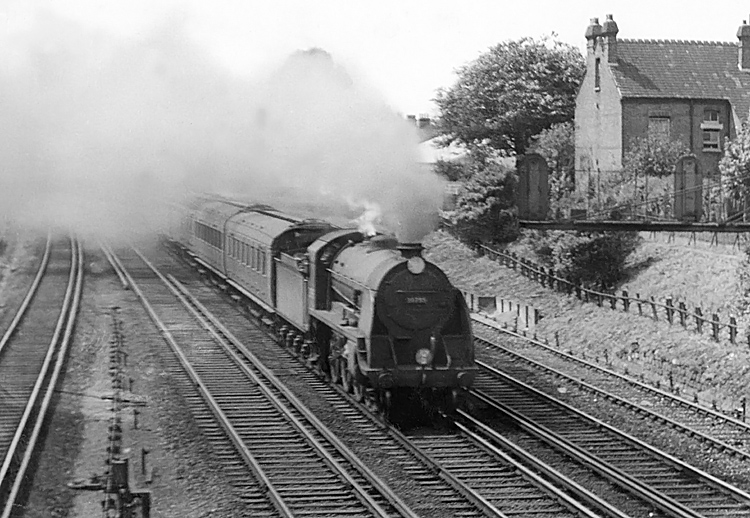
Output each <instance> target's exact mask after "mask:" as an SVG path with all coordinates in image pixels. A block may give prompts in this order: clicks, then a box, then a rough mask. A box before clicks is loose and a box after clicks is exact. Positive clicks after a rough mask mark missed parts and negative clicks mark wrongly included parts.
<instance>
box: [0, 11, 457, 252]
mask: <svg viewBox="0 0 750 518" xmlns="http://www.w3.org/2000/svg"><path fill="white" fill-rule="evenodd" d="M0 62H2V63H4V66H3V67H2V68H0V91H2V92H3V95H2V96H0V119H2V120H3V121H6V123H4V124H2V125H0V184H2V189H0V215H6V216H11V217H13V218H16V219H19V220H23V221H25V222H28V223H33V224H37V225H40V226H46V225H51V224H53V225H63V226H67V227H72V228H75V229H77V230H78V231H79V232H83V233H95V234H97V235H98V236H99V237H108V238H112V237H115V236H118V235H120V234H123V233H128V234H129V233H132V232H133V231H134V230H139V229H144V230H148V231H149V232H150V231H152V227H153V224H154V223H155V222H157V223H158V222H159V221H161V220H162V219H163V211H162V210H161V209H162V208H163V207H165V204H164V201H165V199H168V198H171V197H175V196H176V195H181V194H184V193H187V192H218V193H222V194H226V195H231V196H234V197H240V198H249V199H253V200H256V201H264V202H267V203H270V204H272V205H273V204H275V203H276V204H283V205H285V206H288V207H292V208H297V209H299V210H300V212H309V211H316V212H317V214H319V215H320V216H326V217H328V216H332V217H342V218H344V220H351V219H352V218H354V217H355V216H356V215H357V214H358V213H354V212H353V211H352V208H351V207H350V206H349V205H348V204H347V202H346V200H366V202H364V201H363V202H362V206H361V207H360V209H358V210H360V211H361V210H362V208H365V209H366V208H368V207H375V206H379V207H380V208H381V209H382V223H383V225H385V226H386V227H388V228H390V229H391V230H393V231H394V232H396V234H397V235H398V237H399V238H400V239H401V240H404V241H415V240H419V239H421V237H422V236H423V235H424V234H425V233H426V232H428V231H429V230H430V229H431V228H432V227H433V224H434V217H435V215H436V213H437V209H438V208H439V206H440V201H441V197H442V183H441V182H440V181H439V180H438V179H437V178H436V177H435V176H434V175H432V174H431V173H427V172H424V171H422V170H420V169H419V168H418V166H417V165H416V163H415V145H416V138H415V133H414V131H413V128H410V127H409V126H408V125H407V124H406V123H405V122H404V121H403V120H402V119H400V118H399V117H397V116H396V115H394V114H393V113H392V111H391V110H390V109H388V107H387V106H386V105H385V103H384V102H383V101H382V100H381V99H380V98H379V97H378V96H377V95H376V94H375V93H374V92H372V91H371V90H370V89H369V88H367V87H366V85H363V83H362V82H361V81H359V80H358V79H356V78H354V77H352V76H351V75H350V74H348V73H347V72H345V71H344V70H343V69H342V68H341V67H340V66H338V65H337V64H336V63H335V62H334V60H333V59H332V58H331V56H329V55H328V54H327V53H325V52H323V51H320V50H313V51H306V52H298V53H295V54H294V55H292V56H290V58H289V59H288V60H287V61H286V62H284V63H283V64H282V65H281V66H280V67H279V68H278V69H277V70H276V71H275V73H273V74H271V75H270V76H269V77H267V78H254V79H253V81H249V80H246V79H242V78H238V77H237V76H232V75H230V74H229V73H228V72H227V71H226V70H225V69H223V68H222V67H221V66H220V65H218V64H217V63H215V62H214V60H213V59H211V58H210V57H209V56H208V55H207V54H206V53H204V52H202V51H201V50H200V49H199V48H197V47H196V45H195V44H194V43H193V42H192V40H191V39H190V38H189V37H187V36H186V32H185V30H184V20H183V19H182V18H180V17H179V16H177V17H174V18H173V20H172V21H170V22H165V23H164V24H163V25H162V26H160V27H157V28H156V29H155V30H154V31H153V32H152V33H151V34H149V35H148V36H146V37H144V38H142V39H139V40H132V39H130V40H126V39H121V38H117V37H115V36H111V35H107V34H104V33H102V32H98V31H96V30H93V29H85V28H83V27H81V26H78V25H77V24H75V23H73V22H71V21H69V20H63V19H60V18H58V17H55V16H54V15H51V14H48V13H44V12H38V13H37V14H36V15H35V17H34V18H33V20H32V22H31V23H30V24H29V25H28V27H27V28H25V29H23V30H19V31H15V32H13V33H12V34H11V33H1V32H0ZM9 122H10V123H9Z"/></svg>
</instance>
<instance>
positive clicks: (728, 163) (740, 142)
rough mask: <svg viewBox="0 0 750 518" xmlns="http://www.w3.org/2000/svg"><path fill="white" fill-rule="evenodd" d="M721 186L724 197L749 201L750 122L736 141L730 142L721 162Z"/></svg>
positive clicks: (743, 127) (743, 126) (740, 132)
mask: <svg viewBox="0 0 750 518" xmlns="http://www.w3.org/2000/svg"><path fill="white" fill-rule="evenodd" d="M719 171H720V172H721V186H722V190H723V191H724V196H725V197H726V198H729V199H731V200H734V201H740V200H744V199H747V195H748V193H750V122H749V121H745V122H744V123H742V128H741V129H740V131H739V132H738V133H737V137H735V138H734V140H728V141H727V143H726V146H725V150H724V156H723V157H722V158H721V161H720V162H719Z"/></svg>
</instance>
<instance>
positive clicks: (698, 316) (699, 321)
mask: <svg viewBox="0 0 750 518" xmlns="http://www.w3.org/2000/svg"><path fill="white" fill-rule="evenodd" d="M695 327H697V328H698V332H699V333H703V310H702V309H701V308H699V307H697V306H696V308H695Z"/></svg>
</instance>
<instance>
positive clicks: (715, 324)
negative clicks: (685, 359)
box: [711, 313, 719, 342]
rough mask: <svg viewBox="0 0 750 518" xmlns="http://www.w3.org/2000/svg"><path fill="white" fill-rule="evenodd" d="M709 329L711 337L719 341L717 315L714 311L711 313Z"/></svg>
mask: <svg viewBox="0 0 750 518" xmlns="http://www.w3.org/2000/svg"><path fill="white" fill-rule="evenodd" d="M711 331H712V333H711V334H712V335H713V339H714V340H716V341H717V342H718V341H719V315H717V314H716V313H714V314H712V315H711Z"/></svg>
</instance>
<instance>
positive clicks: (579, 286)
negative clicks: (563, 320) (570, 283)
mask: <svg viewBox="0 0 750 518" xmlns="http://www.w3.org/2000/svg"><path fill="white" fill-rule="evenodd" d="M575 290H576V297H578V300H581V285H580V284H576V285H575Z"/></svg>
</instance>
